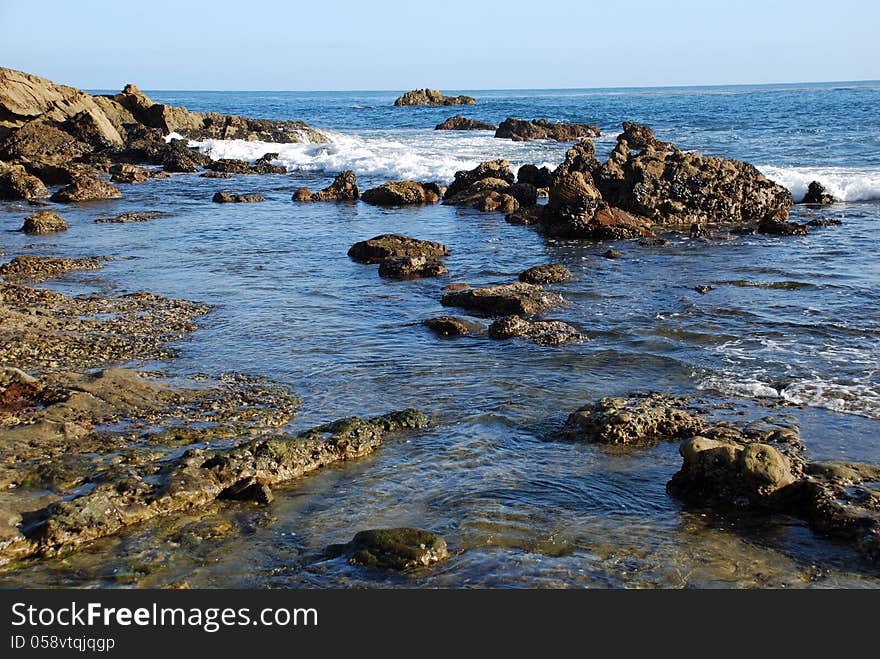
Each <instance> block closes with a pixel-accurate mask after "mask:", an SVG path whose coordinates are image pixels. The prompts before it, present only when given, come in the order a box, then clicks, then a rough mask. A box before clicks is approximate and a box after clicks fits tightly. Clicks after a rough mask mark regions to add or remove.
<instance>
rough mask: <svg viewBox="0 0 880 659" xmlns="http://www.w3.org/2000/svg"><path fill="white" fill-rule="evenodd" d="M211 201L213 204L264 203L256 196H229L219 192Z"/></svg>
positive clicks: (226, 193)
mask: <svg viewBox="0 0 880 659" xmlns="http://www.w3.org/2000/svg"><path fill="white" fill-rule="evenodd" d="M211 201H213V202H214V203H215V204H252V203H256V202H260V201H266V198H265V197H261V196H260V195H258V194H230V193H228V192H222V191H221V192H217V193H215V194H214V197H213V198H212V199H211Z"/></svg>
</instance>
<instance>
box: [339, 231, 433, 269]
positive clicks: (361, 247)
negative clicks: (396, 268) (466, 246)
mask: <svg viewBox="0 0 880 659" xmlns="http://www.w3.org/2000/svg"><path fill="white" fill-rule="evenodd" d="M447 254H449V250H448V249H447V248H446V245H443V244H442V243H436V242H432V241H430V240H419V239H418V238H410V237H409V236H403V235H400V234H395V233H386V234H383V235H381V236H376V237H375V238H370V239H369V240H362V241H361V242H358V243H355V244H354V245H352V246H351V248H350V249H349V250H348V256H349V257H350V258H352V259H353V260H355V261H358V262H359V263H381V262H382V261H384V260H386V259H392V258H402V257H420V258H424V259H433V258H437V257H440V256H446V255H447Z"/></svg>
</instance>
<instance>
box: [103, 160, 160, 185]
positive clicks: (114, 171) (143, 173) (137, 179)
mask: <svg viewBox="0 0 880 659" xmlns="http://www.w3.org/2000/svg"><path fill="white" fill-rule="evenodd" d="M110 175H111V176H110V180H111V181H112V182H113V183H135V184H136V183H144V182H146V181H149V180H150V179H151V178H153V176H152V174H151V173H150V172H149V171H148V170H146V169H144V168H143V167H138V166H137V165H129V164H126V163H121V164H116V165H113V166H112V167H110Z"/></svg>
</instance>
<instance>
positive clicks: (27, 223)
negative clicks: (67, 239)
mask: <svg viewBox="0 0 880 659" xmlns="http://www.w3.org/2000/svg"><path fill="white" fill-rule="evenodd" d="M68 228H69V225H68V224H67V222H66V221H65V220H64V218H63V217H61V216H59V215H56V214H55V213H53V212H52V211H37V212H36V213H34V214H33V215H28V216H27V217H26V218H24V224H22V226H21V231H22V232H24V233H26V234H29V235H32V236H47V235H50V234H53V233H58V232H60V231H67V229H68Z"/></svg>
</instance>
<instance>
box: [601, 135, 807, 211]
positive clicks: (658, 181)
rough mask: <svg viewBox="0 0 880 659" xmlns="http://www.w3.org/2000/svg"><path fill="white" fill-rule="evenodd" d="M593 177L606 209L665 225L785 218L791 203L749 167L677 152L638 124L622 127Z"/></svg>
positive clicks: (785, 194) (778, 188)
mask: <svg viewBox="0 0 880 659" xmlns="http://www.w3.org/2000/svg"><path fill="white" fill-rule="evenodd" d="M634 147H635V148H641V149H642V151H641V152H640V153H638V154H632V153H631V149H632V148H634ZM593 178H594V180H595V185H596V187H597V188H598V189H599V191H600V192H601V195H602V198H603V199H604V201H605V202H607V203H608V204H609V205H610V206H613V207H617V208H622V209H623V210H625V211H627V212H629V213H633V214H635V215H639V216H643V217H645V218H647V219H648V220H650V221H651V222H654V223H657V224H664V225H690V224H692V223H694V222H697V223H724V222H726V223H736V224H744V223H746V224H747V223H759V222H762V221H769V220H784V219H785V218H786V217H788V210H789V208H790V206H791V203H792V199H791V194H790V193H789V192H788V190H786V189H785V188H783V187H782V186H780V185H777V184H776V183H773V182H772V181H770V180H769V179H767V178H766V177H765V176H764V175H763V174H761V173H760V172H759V171H758V170H757V169H756V168H755V167H753V166H752V165H749V164H748V163H744V162H740V161H738V160H727V159H724V158H717V157H713V156H704V155H702V154H699V153H693V152H684V151H680V150H679V149H677V148H676V147H675V146H673V145H671V144H667V143H665V142H660V141H659V140H657V139H655V138H654V137H653V132H652V131H650V129H648V128H647V127H646V126H638V125H637V124H629V123H627V124H625V126H624V133H623V134H621V135H620V136H618V144H617V146H616V147H615V149H614V150H613V151H612V153H611V156H610V158H609V159H608V161H606V162H605V163H604V164H603V165H602V166H601V167H600V168H599V169H597V170H596V171H595V172H593Z"/></svg>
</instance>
